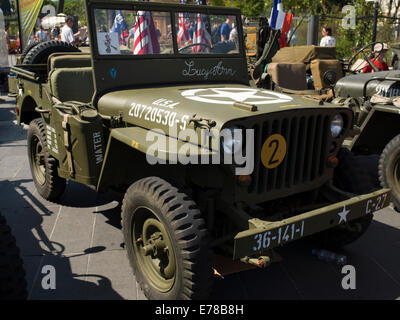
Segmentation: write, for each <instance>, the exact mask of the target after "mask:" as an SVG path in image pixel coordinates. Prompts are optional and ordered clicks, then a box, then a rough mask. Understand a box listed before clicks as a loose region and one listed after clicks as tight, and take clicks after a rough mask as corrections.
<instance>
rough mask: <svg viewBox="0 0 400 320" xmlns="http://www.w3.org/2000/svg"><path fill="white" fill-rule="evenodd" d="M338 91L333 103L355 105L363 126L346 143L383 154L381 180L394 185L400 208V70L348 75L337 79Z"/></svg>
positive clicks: (395, 200) (357, 150)
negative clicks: (358, 132)
mask: <svg viewBox="0 0 400 320" xmlns="http://www.w3.org/2000/svg"><path fill="white" fill-rule="evenodd" d="M335 92H336V94H337V96H338V97H337V98H336V99H335V100H334V101H333V103H334V104H336V105H346V106H348V107H349V108H351V109H352V110H353V111H354V113H355V123H356V125H357V126H358V127H359V128H360V134H358V135H356V136H355V137H353V138H352V139H350V140H349V141H347V142H346V144H347V145H348V147H349V148H350V149H351V150H352V152H353V153H355V154H363V155H366V154H378V155H380V161H379V179H380V182H381V184H382V186H384V187H387V188H391V189H392V200H393V204H394V208H395V209H396V210H397V211H400V128H399V121H400V100H399V96H400V71H396V70H394V71H381V72H374V73H366V74H359V75H352V76H348V77H345V78H343V79H341V80H339V81H338V82H337V84H336V86H335Z"/></svg>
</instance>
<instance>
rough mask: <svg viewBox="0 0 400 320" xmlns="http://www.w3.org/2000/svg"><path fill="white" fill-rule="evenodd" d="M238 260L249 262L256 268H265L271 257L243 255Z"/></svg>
mask: <svg viewBox="0 0 400 320" xmlns="http://www.w3.org/2000/svg"><path fill="white" fill-rule="evenodd" d="M240 261H242V262H244V263H248V264H251V265H252V266H255V267H257V268H266V267H268V266H269V265H270V264H271V258H270V257H268V256H260V257H258V258H249V257H245V258H242V259H240Z"/></svg>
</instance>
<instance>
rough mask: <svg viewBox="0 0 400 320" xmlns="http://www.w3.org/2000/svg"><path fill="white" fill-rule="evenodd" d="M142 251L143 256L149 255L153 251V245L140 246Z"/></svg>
mask: <svg viewBox="0 0 400 320" xmlns="http://www.w3.org/2000/svg"><path fill="white" fill-rule="evenodd" d="M142 252H143V254H144V255H145V256H149V255H151V254H153V253H154V246H153V245H151V244H148V245H147V246H144V247H142Z"/></svg>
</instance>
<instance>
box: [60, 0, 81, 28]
mask: <svg viewBox="0 0 400 320" xmlns="http://www.w3.org/2000/svg"><path fill="white" fill-rule="evenodd" d="M63 13H65V14H66V15H69V16H78V17H79V21H81V23H82V25H86V8H85V2H84V0H65V3H64V11H63Z"/></svg>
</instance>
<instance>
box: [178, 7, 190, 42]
mask: <svg viewBox="0 0 400 320" xmlns="http://www.w3.org/2000/svg"><path fill="white" fill-rule="evenodd" d="M178 20H179V32H178V39H177V40H178V43H179V44H182V45H187V44H189V42H190V36H189V31H188V29H189V27H190V22H189V19H188V18H187V17H185V14H184V13H182V12H180V13H179V19H178Z"/></svg>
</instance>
